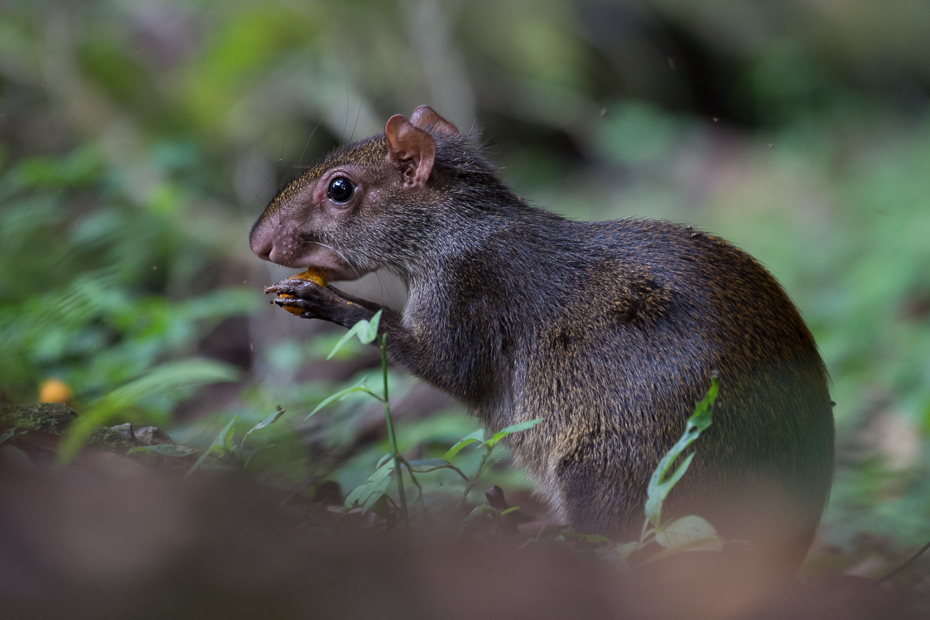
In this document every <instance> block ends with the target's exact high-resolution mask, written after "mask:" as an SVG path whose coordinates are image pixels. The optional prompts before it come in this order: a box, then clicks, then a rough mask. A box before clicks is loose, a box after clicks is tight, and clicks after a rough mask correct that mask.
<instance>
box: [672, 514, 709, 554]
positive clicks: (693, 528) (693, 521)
mask: <svg viewBox="0 0 930 620" xmlns="http://www.w3.org/2000/svg"><path fill="white" fill-rule="evenodd" d="M656 542H657V543H659V544H660V545H662V546H663V547H665V548H666V549H679V548H681V550H687V551H722V550H723V545H722V541H721V540H720V538H719V537H718V536H717V530H715V529H714V526H712V525H711V524H710V523H708V522H707V521H706V520H704V519H702V518H701V517H698V516H696V515H689V516H687V517H682V518H680V519H677V520H675V521H672V522H671V523H669V524H668V525H666V526H665V527H663V528H662V529H661V530H659V531H658V532H656Z"/></svg>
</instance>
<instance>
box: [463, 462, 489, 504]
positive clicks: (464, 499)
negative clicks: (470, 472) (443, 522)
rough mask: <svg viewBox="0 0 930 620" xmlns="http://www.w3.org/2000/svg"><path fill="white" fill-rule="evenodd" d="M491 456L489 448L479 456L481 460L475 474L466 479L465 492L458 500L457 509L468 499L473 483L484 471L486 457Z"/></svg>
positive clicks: (476, 481) (474, 483) (475, 482)
mask: <svg viewBox="0 0 930 620" xmlns="http://www.w3.org/2000/svg"><path fill="white" fill-rule="evenodd" d="M489 456H491V452H490V450H488V451H486V452H485V453H484V455H483V456H482V457H481V462H480V463H479V464H478V471H476V472H475V475H474V476H472V477H471V479H470V480H468V484H466V485H465V493H463V494H462V501H461V502H459V509H461V508H462V506H464V505H465V502H466V501H468V494H469V493H471V490H472V489H473V488H475V485H476V484H477V483H478V479H479V478H480V477H481V473H482V472H483V471H484V466H485V464H486V463H487V461H488V457H489Z"/></svg>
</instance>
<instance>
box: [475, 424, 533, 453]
mask: <svg viewBox="0 0 930 620" xmlns="http://www.w3.org/2000/svg"><path fill="white" fill-rule="evenodd" d="M543 420H545V418H536V419H534V420H527V421H526V422H520V423H518V424H512V425H510V426H508V427H507V428H504V429H501V430H499V431H497V432H496V433H494V436H493V437H491V438H490V439H488V440H487V441H486V442H484V443H485V445H486V446H487V447H489V448H493V447H494V446H496V445H497V443H498V442H499V441H500V440H501V439H503V438H504V437H507V436H508V435H513V434H514V433H519V432H521V431H525V430H528V429H531V428H533V427H534V426H536V425H537V424H539V423H540V422H542V421H543Z"/></svg>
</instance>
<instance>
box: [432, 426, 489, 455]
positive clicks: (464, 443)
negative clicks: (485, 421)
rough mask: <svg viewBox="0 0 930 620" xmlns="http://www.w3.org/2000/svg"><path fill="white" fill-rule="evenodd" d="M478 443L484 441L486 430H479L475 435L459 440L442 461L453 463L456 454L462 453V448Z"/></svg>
mask: <svg viewBox="0 0 930 620" xmlns="http://www.w3.org/2000/svg"><path fill="white" fill-rule="evenodd" d="M478 441H484V429H478V430H476V431H475V432H474V433H471V434H469V435H465V436H464V437H462V438H461V439H459V440H458V442H456V444H455V445H454V446H452V447H451V448H449V450H448V451H447V452H446V453H445V454H444V455H442V460H444V461H451V460H452V458H453V457H454V456H455V455H456V454H458V453H459V452H461V451H462V448H464V447H465V446H468V445H469V444H473V443H475V442H478Z"/></svg>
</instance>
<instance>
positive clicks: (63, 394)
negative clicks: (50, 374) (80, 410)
mask: <svg viewBox="0 0 930 620" xmlns="http://www.w3.org/2000/svg"><path fill="white" fill-rule="evenodd" d="M72 396H74V393H73V392H72V391H71V388H70V387H69V386H68V384H67V383H65V382H64V381H62V380H61V379H48V380H46V381H43V382H42V385H40V386H39V402H41V403H66V402H68V401H69V400H71V397H72Z"/></svg>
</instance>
